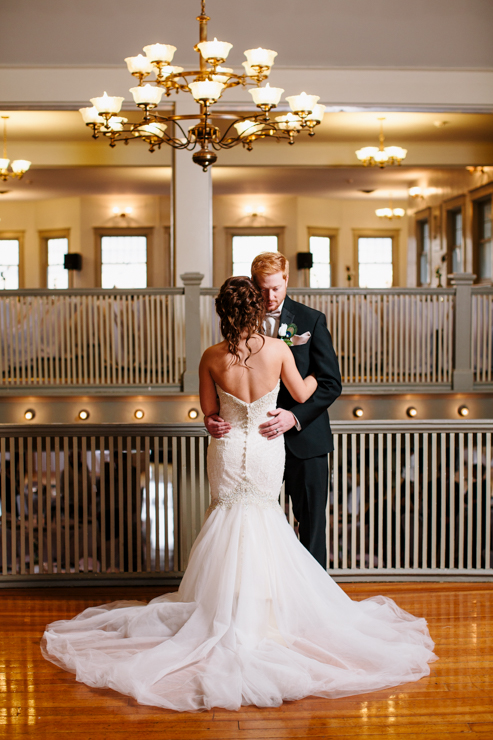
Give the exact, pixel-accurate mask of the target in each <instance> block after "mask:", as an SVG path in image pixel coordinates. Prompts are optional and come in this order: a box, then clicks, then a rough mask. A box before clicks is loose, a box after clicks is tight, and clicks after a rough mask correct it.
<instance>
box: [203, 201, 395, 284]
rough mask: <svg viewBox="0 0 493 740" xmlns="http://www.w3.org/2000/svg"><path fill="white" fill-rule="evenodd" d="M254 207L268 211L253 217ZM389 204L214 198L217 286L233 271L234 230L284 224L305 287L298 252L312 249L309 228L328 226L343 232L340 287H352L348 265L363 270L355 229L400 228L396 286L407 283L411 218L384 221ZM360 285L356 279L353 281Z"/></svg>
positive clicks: (294, 274) (295, 278)
mask: <svg viewBox="0 0 493 740" xmlns="http://www.w3.org/2000/svg"><path fill="white" fill-rule="evenodd" d="M248 205H262V206H264V208H265V213H264V215H261V216H256V217H253V216H247V215H245V208H246V206H248ZM386 206H388V202H387V201H380V200H371V201H363V200H336V199H333V200H329V199H327V198H307V197H300V198H296V197H291V196H273V195H253V196H252V195H221V196H216V197H215V198H214V285H220V284H221V283H222V282H223V281H224V280H225V279H226V278H227V277H228V275H229V274H230V271H231V256H230V243H229V238H228V231H227V230H228V229H231V228H237V229H239V228H245V227H258V228H262V229H265V228H269V227H271V228H274V227H279V226H281V227H284V246H283V249H284V254H285V255H286V257H287V258H288V259H289V260H290V264H291V277H290V283H291V285H292V286H302V285H303V280H304V276H303V274H302V271H298V270H296V267H295V265H296V253H297V252H306V251H308V230H309V229H310V228H325V229H330V230H335V231H337V238H336V240H335V241H336V242H337V246H336V254H334V261H335V263H336V265H337V268H336V271H335V274H334V275H333V285H334V287H346V286H347V280H346V265H347V266H349V267H350V270H351V272H352V273H353V274H356V272H357V264H355V255H354V235H353V229H363V230H364V229H368V230H370V231H372V230H391V231H395V230H398V231H399V238H398V242H399V245H398V260H397V261H398V264H399V269H398V274H397V275H396V276H395V285H396V286H405V285H406V284H407V283H406V264H407V240H408V233H407V218H406V217H404V218H403V219H402V220H399V221H392V222H388V221H386V222H384V223H382V220H381V219H379V218H378V217H377V216H376V215H375V209H376V208H383V207H386ZM353 285H354V280H353Z"/></svg>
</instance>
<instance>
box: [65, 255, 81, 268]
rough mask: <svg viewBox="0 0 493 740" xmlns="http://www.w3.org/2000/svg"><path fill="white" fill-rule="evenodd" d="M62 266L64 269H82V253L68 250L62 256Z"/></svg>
mask: <svg viewBox="0 0 493 740" xmlns="http://www.w3.org/2000/svg"><path fill="white" fill-rule="evenodd" d="M63 266H64V268H65V269H66V270H82V255H81V254H79V253H78V252H69V253H68V254H66V255H65V257H64V258H63Z"/></svg>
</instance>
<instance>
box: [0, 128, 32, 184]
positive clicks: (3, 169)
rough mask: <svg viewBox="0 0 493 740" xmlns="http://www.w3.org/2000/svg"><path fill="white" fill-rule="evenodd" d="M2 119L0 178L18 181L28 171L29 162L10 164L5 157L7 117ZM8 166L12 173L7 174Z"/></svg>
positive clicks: (25, 160) (15, 161)
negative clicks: (10, 178) (11, 178)
mask: <svg viewBox="0 0 493 740" xmlns="http://www.w3.org/2000/svg"><path fill="white" fill-rule="evenodd" d="M2 118H3V158H0V177H1V178H2V180H8V179H9V177H17V178H18V179H19V180H20V179H21V178H22V176H23V175H24V174H25V173H26V172H27V171H28V169H29V167H30V166H31V162H28V160H27V159H14V161H13V162H12V163H11V162H10V159H9V158H8V157H7V121H8V119H9V116H2ZM9 164H10V167H11V168H12V172H9Z"/></svg>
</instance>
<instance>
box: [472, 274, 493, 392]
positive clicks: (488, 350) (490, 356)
mask: <svg viewBox="0 0 493 740" xmlns="http://www.w3.org/2000/svg"><path fill="white" fill-rule="evenodd" d="M471 354H472V362H473V368H474V382H475V383H481V384H484V383H492V382H493V288H481V287H478V288H473V294H472V332H471Z"/></svg>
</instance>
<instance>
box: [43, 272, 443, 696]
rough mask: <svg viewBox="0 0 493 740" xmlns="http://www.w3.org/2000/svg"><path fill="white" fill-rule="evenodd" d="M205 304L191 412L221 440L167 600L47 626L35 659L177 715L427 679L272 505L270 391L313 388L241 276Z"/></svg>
mask: <svg viewBox="0 0 493 740" xmlns="http://www.w3.org/2000/svg"><path fill="white" fill-rule="evenodd" d="M216 306H217V311H218V314H219V317H220V319H221V328H222V333H223V336H224V341H223V342H220V343H219V344H217V345H215V346H214V347H211V348H209V349H208V350H207V351H206V352H205V353H204V355H203V357H202V361H201V366H200V401H201V405H202V409H203V411H204V414H205V415H206V416H207V415H209V414H215V413H218V412H219V411H220V413H221V417H222V418H223V419H224V421H225V422H227V423H228V424H229V425H230V426H231V429H230V431H229V432H228V433H227V434H225V435H224V436H223V437H222V438H221V439H217V440H216V439H212V440H211V444H210V447H209V454H208V474H209V481H210V488H211V505H210V507H209V510H208V512H207V517H206V521H205V522H204V525H203V527H202V530H201V532H200V534H199V536H198V537H197V540H196V541H195V544H194V546H193V548H192V552H191V554H190V560H189V565H188V568H187V570H186V572H185V575H184V577H183V580H182V582H181V585H180V588H179V590H178V592H177V593H173V594H166V595H164V596H160V597H158V598H156V599H153V600H152V601H151V602H149V604H147V605H146V604H142V603H140V602H125V601H124V602H114V603H112V604H106V605H104V606H98V607H92V608H89V609H86V610H85V611H84V612H82V613H81V614H79V615H78V616H77V617H75V618H74V619H72V620H67V621H60V622H54V623H53V624H50V625H48V627H47V628H46V632H45V634H44V637H43V641H42V651H43V654H44V656H45V657H46V658H47V659H48V660H51V661H52V662H53V663H56V664H57V665H59V666H61V667H62V668H64V669H66V670H68V671H72V672H73V673H75V674H76V677H77V680H78V681H82V682H84V683H86V684H88V685H89V686H96V687H110V688H113V689H115V690H117V691H120V692H121V693H123V694H128V695H130V696H133V697H135V699H137V701H139V702H141V703H142V704H151V705H156V706H160V707H166V708H169V709H176V710H179V711H199V710H205V709H210V708H211V707H224V708H226V709H238V708H239V707H240V706H242V705H247V704H254V705H257V706H259V707H272V706H278V705H280V704H281V703H282V702H283V701H293V700H296V699H301V698H303V697H306V696H321V697H330V698H336V697H341V696H348V695H351V694H358V693H367V692H369V691H376V690H378V689H383V688H387V687H391V686H396V685H398V684H401V683H405V682H407V681H416V680H418V679H419V678H421V677H422V676H426V675H428V673H429V666H428V663H429V662H431V661H432V660H435V659H436V656H435V655H434V654H433V652H432V650H433V642H432V640H431V638H430V636H429V633H428V629H427V627H426V622H425V620H424V619H419V618H416V617H413V616H412V615H410V614H408V613H407V612H404V611H403V610H402V609H400V608H399V607H398V606H397V605H396V604H395V603H394V602H393V601H392V600H391V599H388V598H386V597H384V596H377V597H373V598H370V599H366V600H365V601H360V602H355V601H352V600H351V599H350V598H349V597H348V596H347V595H346V594H345V593H344V592H343V591H342V589H340V588H339V586H337V585H336V583H335V582H334V581H333V580H332V579H331V577H330V576H329V575H328V573H327V572H326V571H325V570H324V569H323V568H322V567H321V566H320V565H319V564H318V563H317V562H316V561H315V560H314V559H313V558H312V556H311V555H310V554H309V552H308V551H307V550H306V549H305V548H304V547H303V545H301V544H300V542H299V541H298V540H297V538H296V536H295V534H294V532H293V530H292V528H291V527H290V526H289V524H288V522H287V521H286V517H285V515H284V512H283V511H282V510H281V507H280V506H279V503H278V498H279V492H280V488H281V484H282V477H283V470H284V443H283V438H282V435H276V436H275V437H273V438H272V439H266V438H265V437H263V436H262V435H261V434H260V433H259V431H258V427H259V425H260V424H262V423H263V422H265V421H266V420H267V418H268V417H267V412H268V411H269V410H272V409H273V408H275V405H276V399H277V393H278V390H279V379H282V381H283V383H284V384H285V385H286V387H287V389H288V390H289V392H290V393H291V395H292V396H293V397H294V398H295V399H296V400H297V401H298V402H304V401H305V400H306V399H307V398H308V397H309V396H310V395H311V394H312V393H313V392H314V390H315V388H316V387H317V382H316V379H315V378H313V377H312V376H309V377H308V378H305V380H303V379H302V378H301V376H300V375H299V373H298V371H297V369H296V366H295V362H294V359H293V355H292V353H291V351H290V350H289V349H288V347H287V346H286V344H285V343H284V342H283V341H280V340H279V339H271V338H269V337H264V336H262V335H261V333H260V331H261V328H260V327H261V321H262V316H263V311H264V307H263V303H262V298H261V296H260V294H259V293H258V291H257V289H256V288H255V286H254V284H253V283H252V282H251V281H250V280H249V279H248V278H243V277H240V278H238V277H237V278H230V279H229V280H227V281H226V282H225V284H224V285H223V286H222V288H221V291H220V293H219V296H218V298H217V300H216Z"/></svg>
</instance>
